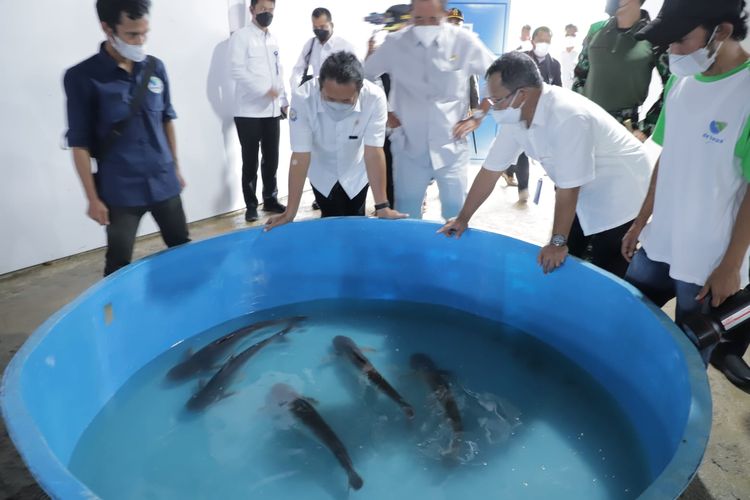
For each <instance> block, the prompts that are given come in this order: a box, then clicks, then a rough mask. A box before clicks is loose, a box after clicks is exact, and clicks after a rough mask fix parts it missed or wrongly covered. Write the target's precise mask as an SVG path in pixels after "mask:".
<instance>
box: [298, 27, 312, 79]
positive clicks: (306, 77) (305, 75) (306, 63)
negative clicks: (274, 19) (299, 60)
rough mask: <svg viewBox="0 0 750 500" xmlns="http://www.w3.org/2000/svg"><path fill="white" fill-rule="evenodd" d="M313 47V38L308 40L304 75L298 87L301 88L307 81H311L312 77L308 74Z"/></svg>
mask: <svg viewBox="0 0 750 500" xmlns="http://www.w3.org/2000/svg"><path fill="white" fill-rule="evenodd" d="M313 47H315V38H313V39H312V40H310V50H308V51H307V55H306V56H305V74H304V75H302V81H300V82H299V86H300V87H301V86H303V85H304V84H305V83H307V82H308V81H310V80H312V78H313V76H312V75H310V74H309V72H310V58H311V57H312V51H313Z"/></svg>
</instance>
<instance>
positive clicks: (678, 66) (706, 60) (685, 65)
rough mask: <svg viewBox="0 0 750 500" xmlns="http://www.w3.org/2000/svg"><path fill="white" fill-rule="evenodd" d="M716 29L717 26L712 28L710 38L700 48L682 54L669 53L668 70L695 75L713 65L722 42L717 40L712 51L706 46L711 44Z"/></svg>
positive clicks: (676, 73)
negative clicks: (717, 42)
mask: <svg viewBox="0 0 750 500" xmlns="http://www.w3.org/2000/svg"><path fill="white" fill-rule="evenodd" d="M718 29H719V28H718V27H717V28H716V29H715V30H714V32H713V34H712V35H711V38H709V40H708V43H707V44H706V46H705V47H703V48H702V49H698V50H696V51H695V52H692V53H690V54H686V55H684V56H678V55H675V54H672V53H670V54H669V70H670V71H671V72H672V74H673V75H677V76H695V75H699V74H701V73H705V72H706V71H708V70H709V69H711V66H713V65H714V63H715V62H716V56H717V55H718V54H719V49H720V48H721V45H722V43H724V42H719V44H718V45H717V46H716V48H715V49H714V50H713V53H711V51H710V50H709V49H708V47H709V46H710V45H711V42H713V40H714V37H715V36H716V30H718Z"/></svg>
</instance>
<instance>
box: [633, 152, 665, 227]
mask: <svg viewBox="0 0 750 500" xmlns="http://www.w3.org/2000/svg"><path fill="white" fill-rule="evenodd" d="M658 177H659V161H657V162H656V166H655V167H654V171H653V173H652V174H651V182H650V183H649V186H648V193H646V199H645V200H643V205H641V211H640V212H639V213H638V217H636V219H635V222H636V223H637V224H640V225H642V226H645V225H646V223H647V222H648V219H649V218H650V217H651V214H653V213H654V200H655V199H656V181H657V179H658Z"/></svg>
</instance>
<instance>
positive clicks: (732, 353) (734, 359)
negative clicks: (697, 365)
mask: <svg viewBox="0 0 750 500" xmlns="http://www.w3.org/2000/svg"><path fill="white" fill-rule="evenodd" d="M732 344H733V343H732V342H725V343H722V344H719V345H718V346H716V349H714V352H713V353H712V354H711V364H712V365H713V367H714V368H716V369H717V370H719V371H720V372H721V373H723V374H724V376H725V377H726V378H727V379H728V380H729V381H730V382H731V383H733V384H734V385H736V386H737V387H739V388H740V389H744V390H748V389H750V366H747V363H745V360H743V359H742V354H740V353H739V352H738V349H737V348H736V346H734V345H732ZM743 346H744V344H743Z"/></svg>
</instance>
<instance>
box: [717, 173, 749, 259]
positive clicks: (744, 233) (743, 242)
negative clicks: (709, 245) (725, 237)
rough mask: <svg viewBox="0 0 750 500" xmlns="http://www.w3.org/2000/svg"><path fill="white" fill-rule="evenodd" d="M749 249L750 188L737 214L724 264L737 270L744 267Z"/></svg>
mask: <svg viewBox="0 0 750 500" xmlns="http://www.w3.org/2000/svg"><path fill="white" fill-rule="evenodd" d="M748 248H750V186H748V190H747V192H746V193H745V198H744V200H742V204H741V205H740V209H739V211H738V212H737V219H736V220H735V221H734V230H733V231H732V239H731V241H730V243H729V247H728V248H727V251H726V253H725V254H724V259H723V260H722V263H723V264H727V265H730V266H733V267H737V268H740V267H742V264H744V261H745V259H746V258H747V249H748Z"/></svg>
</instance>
